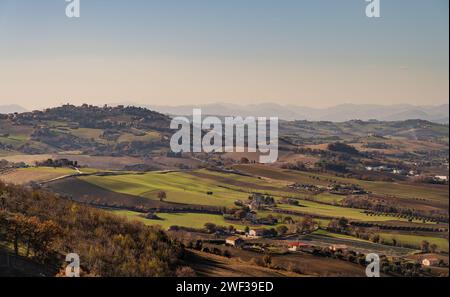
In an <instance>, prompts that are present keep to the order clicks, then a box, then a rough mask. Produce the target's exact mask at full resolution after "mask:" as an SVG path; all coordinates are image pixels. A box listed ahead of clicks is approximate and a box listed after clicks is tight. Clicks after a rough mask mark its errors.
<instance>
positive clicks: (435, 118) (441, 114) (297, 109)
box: [141, 103, 449, 124]
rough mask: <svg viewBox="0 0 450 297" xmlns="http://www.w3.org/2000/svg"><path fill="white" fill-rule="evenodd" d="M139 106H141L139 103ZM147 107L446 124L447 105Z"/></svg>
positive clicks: (171, 111)
mask: <svg viewBox="0 0 450 297" xmlns="http://www.w3.org/2000/svg"><path fill="white" fill-rule="evenodd" d="M141 106H142V105H141ZM144 107H147V108H149V109H152V110H155V111H158V112H161V113H165V114H170V115H190V114H192V109H193V108H195V107H197V108H201V109H202V112H203V113H204V114H208V115H217V116H237V115H240V116H243V117H245V116H266V117H268V116H278V117H279V118H280V119H283V120H287V121H293V120H308V121H331V122H345V121H350V120H363V121H367V120H379V121H403V120H409V119H420V120H426V121H430V122H436V123H442V124H447V123H448V122H449V105H448V104H443V105H438V106H431V105H424V106H416V105H409V104H398V105H363V104H361V105H359V104H342V105H337V106H333V107H328V108H311V107H304V106H297V105H279V104H272V103H266V104H251V105H236V104H206V105H184V106H156V105H147V106H144Z"/></svg>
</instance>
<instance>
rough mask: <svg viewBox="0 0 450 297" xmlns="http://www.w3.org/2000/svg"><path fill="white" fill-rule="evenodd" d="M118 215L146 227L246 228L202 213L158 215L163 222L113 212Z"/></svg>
mask: <svg viewBox="0 0 450 297" xmlns="http://www.w3.org/2000/svg"><path fill="white" fill-rule="evenodd" d="M111 211H112V212H113V213H114V214H116V215H121V216H125V217H127V218H129V219H132V220H138V221H140V222H142V223H144V224H146V225H160V226H161V227H162V228H164V229H167V228H169V227H170V226H180V227H189V228H196V229H202V228H203V227H204V226H205V224H206V223H213V224H216V225H217V226H225V227H227V226H230V225H232V226H234V227H235V228H236V229H240V230H244V229H245V227H246V226H244V225H240V224H235V223H233V224H231V223H229V222H226V221H225V219H224V218H223V216H221V215H214V214H200V213H170V214H169V213H158V214H157V215H158V217H160V218H161V220H150V219H146V218H144V217H142V214H141V213H138V212H133V211H127V210H111Z"/></svg>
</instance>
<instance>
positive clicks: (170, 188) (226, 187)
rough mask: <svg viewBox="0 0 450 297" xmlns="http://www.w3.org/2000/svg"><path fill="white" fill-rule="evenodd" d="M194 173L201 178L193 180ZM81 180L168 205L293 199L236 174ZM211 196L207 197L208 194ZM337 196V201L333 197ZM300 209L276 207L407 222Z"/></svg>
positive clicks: (329, 208) (309, 204)
mask: <svg viewBox="0 0 450 297" xmlns="http://www.w3.org/2000/svg"><path fill="white" fill-rule="evenodd" d="M196 173H198V174H201V175H199V176H196ZM80 179H82V180H84V181H86V182H89V183H92V184H95V185H97V186H100V187H102V188H104V189H107V190H111V191H114V192H118V193H123V194H129V195H134V196H140V197H144V198H148V199H154V200H158V199H159V198H158V196H157V194H158V192H159V191H161V190H163V191H165V192H166V193H167V199H166V201H167V202H174V203H183V204H194V205H208V206H222V207H233V206H234V201H236V200H238V199H240V200H247V199H248V195H249V192H251V191H255V190H257V191H259V192H263V193H269V194H271V195H274V197H276V198H277V200H279V199H280V196H279V195H284V196H294V195H293V193H290V192H288V190H287V188H285V187H284V188H283V186H282V185H280V184H278V183H271V182H267V181H264V180H261V179H258V178H254V177H248V176H241V175H237V174H229V173H221V172H214V171H207V170H198V171H194V172H170V173H162V172H151V173H145V174H123V175H115V176H84V177H80ZM268 186H269V187H270V188H273V189H275V190H258V188H259V187H268ZM209 191H211V192H213V195H207V192H209ZM317 196H319V197H320V198H321V199H323V200H334V199H336V198H338V197H342V196H338V195H332V194H320V195H317ZM336 196H337V197H336ZM300 205H301V206H295V205H288V204H278V205H277V208H279V209H282V210H289V211H296V212H301V213H304V214H310V215H317V216H324V217H346V218H348V219H351V220H359V221H380V222H382V221H392V220H394V221H395V220H396V221H404V222H407V221H408V220H407V219H402V218H396V217H392V216H386V215H368V214H366V213H364V212H363V211H362V210H360V209H354V208H345V207H341V206H335V205H330V204H323V203H318V202H314V201H306V200H300Z"/></svg>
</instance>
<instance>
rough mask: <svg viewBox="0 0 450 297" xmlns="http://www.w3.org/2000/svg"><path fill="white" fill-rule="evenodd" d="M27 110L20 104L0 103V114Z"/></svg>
mask: <svg viewBox="0 0 450 297" xmlns="http://www.w3.org/2000/svg"><path fill="white" fill-rule="evenodd" d="M26 111H27V110H26V109H25V108H23V107H22V106H20V105H17V104H10V105H0V114H8V113H15V112H19V113H21V112H26Z"/></svg>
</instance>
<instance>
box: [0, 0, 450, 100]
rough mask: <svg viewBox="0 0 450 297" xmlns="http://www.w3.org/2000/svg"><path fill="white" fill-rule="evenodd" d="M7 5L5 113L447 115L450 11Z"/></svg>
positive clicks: (404, 6) (0, 32)
mask: <svg viewBox="0 0 450 297" xmlns="http://www.w3.org/2000/svg"><path fill="white" fill-rule="evenodd" d="M366 4H367V3H366V2H365V1H364V0H81V18H79V19H69V18H67V17H66V15H65V6H66V3H65V1H64V0H39V1H36V0H0V105H4V104H20V105H23V106H25V107H27V108H42V107H46V106H53V105H57V104H61V103H66V102H70V103H74V104H80V103H83V102H87V103H92V104H103V103H113V102H138V103H142V104H155V105H179V104H194V103H195V104H203V103H213V102H230V103H241V104H245V103H255V102H276V103H286V104H298V105H308V106H312V107H323V106H330V105H335V104H341V103H377V104H392V103H411V104H417V105H421V104H442V103H447V102H448V98H449V87H448V79H449V77H448V71H449V69H448V64H449V58H448V51H449V40H448V34H449V32H448V21H449V19H448V9H449V7H448V6H449V1H448V0H381V16H382V17H381V18H380V19H369V18H367V17H366V15H365V6H366Z"/></svg>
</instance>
